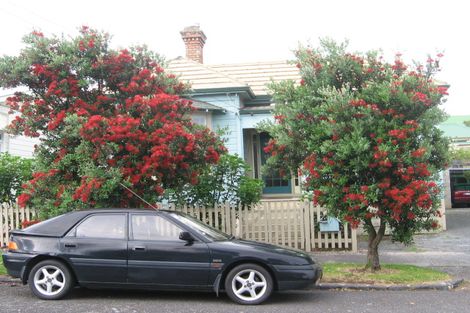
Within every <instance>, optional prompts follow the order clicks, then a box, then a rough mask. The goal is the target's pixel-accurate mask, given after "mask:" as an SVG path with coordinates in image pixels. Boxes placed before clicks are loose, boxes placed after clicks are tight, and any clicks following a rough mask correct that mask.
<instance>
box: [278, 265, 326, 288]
mask: <svg viewBox="0 0 470 313" xmlns="http://www.w3.org/2000/svg"><path fill="white" fill-rule="evenodd" d="M274 268H275V270H276V274H277V275H276V276H277V278H278V289H279V290H293V289H305V288H309V287H312V286H313V285H317V284H318V283H319V282H320V279H321V278H322V276H323V269H322V268H321V266H320V265H318V264H309V265H275V266H274Z"/></svg>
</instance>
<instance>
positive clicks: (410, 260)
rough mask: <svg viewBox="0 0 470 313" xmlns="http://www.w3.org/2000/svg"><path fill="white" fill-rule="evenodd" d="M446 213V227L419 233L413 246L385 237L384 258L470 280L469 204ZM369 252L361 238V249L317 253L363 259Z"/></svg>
mask: <svg viewBox="0 0 470 313" xmlns="http://www.w3.org/2000/svg"><path fill="white" fill-rule="evenodd" d="M446 216H447V230H446V231H442V232H440V233H436V234H423V235H416V236H415V238H414V244H413V245H411V246H405V245H403V244H400V243H392V242H391V241H390V239H389V238H386V239H384V240H383V241H382V243H381V244H380V247H379V249H380V251H379V253H380V259H381V262H383V263H407V264H414V265H418V266H426V267H433V268H436V269H440V270H442V271H445V272H448V273H450V274H452V275H454V276H455V277H457V278H464V279H466V280H470V208H463V209H451V210H447V211H446ZM366 252H367V242H365V241H361V242H360V243H359V252H358V253H351V252H322V253H316V254H315V257H316V258H317V259H318V260H319V261H320V262H332V261H333V262H357V263H364V262H365V260H366Z"/></svg>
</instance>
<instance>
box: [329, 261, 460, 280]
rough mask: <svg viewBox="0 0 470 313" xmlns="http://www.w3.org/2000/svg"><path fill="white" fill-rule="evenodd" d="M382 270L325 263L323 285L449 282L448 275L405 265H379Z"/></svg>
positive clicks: (354, 265) (355, 265) (358, 265)
mask: <svg viewBox="0 0 470 313" xmlns="http://www.w3.org/2000/svg"><path fill="white" fill-rule="evenodd" d="M381 267H382V270H381V271H377V272H374V273H372V272H370V271H365V270H364V265H363V264H354V263H325V264H323V278H322V282H324V283H359V284H374V285H401V284H405V285H417V284H427V283H436V282H440V281H447V280H451V279H452V277H451V276H450V275H449V274H446V273H443V272H439V271H437V270H434V269H430V268H424V267H418V266H414V265H406V264H381Z"/></svg>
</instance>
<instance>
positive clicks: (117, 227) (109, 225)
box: [75, 214, 126, 239]
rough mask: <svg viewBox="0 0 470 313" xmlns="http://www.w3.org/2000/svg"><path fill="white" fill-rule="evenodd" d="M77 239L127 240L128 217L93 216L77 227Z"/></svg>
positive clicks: (123, 215) (120, 215) (116, 215)
mask: <svg viewBox="0 0 470 313" xmlns="http://www.w3.org/2000/svg"><path fill="white" fill-rule="evenodd" d="M75 236H76V237H80V238H106V239H125V238H126V215H125V214H103V215H92V216H90V217H89V218H87V219H86V220H84V221H83V222H82V223H81V224H80V225H78V226H77V229H76V232H75Z"/></svg>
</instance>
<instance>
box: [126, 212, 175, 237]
mask: <svg viewBox="0 0 470 313" xmlns="http://www.w3.org/2000/svg"><path fill="white" fill-rule="evenodd" d="M131 223H132V238H133V239H134V240H179V234H180V233H181V232H182V231H183V229H181V228H180V227H178V226H177V225H175V224H174V223H172V222H170V221H168V220H166V219H164V218H163V217H161V216H157V215H145V214H135V215H132V217H131Z"/></svg>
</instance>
